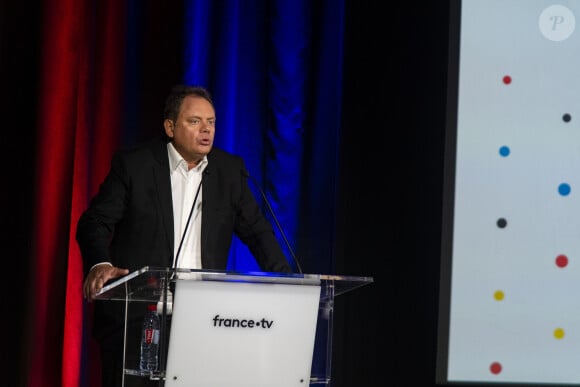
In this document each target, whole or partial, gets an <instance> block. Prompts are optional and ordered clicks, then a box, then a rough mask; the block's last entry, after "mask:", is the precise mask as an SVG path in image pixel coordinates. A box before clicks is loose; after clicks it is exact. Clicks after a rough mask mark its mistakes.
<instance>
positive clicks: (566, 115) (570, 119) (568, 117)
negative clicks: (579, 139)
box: [562, 113, 572, 122]
mask: <svg viewBox="0 0 580 387" xmlns="http://www.w3.org/2000/svg"><path fill="white" fill-rule="evenodd" d="M562 119H563V120H564V122H570V121H572V116H571V115H570V114H568V113H566V114H564V115H563V116H562Z"/></svg>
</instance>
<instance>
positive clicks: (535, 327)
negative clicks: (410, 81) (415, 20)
mask: <svg viewBox="0 0 580 387" xmlns="http://www.w3.org/2000/svg"><path fill="white" fill-rule="evenodd" d="M450 16H451V17H450V22H451V24H450V34H449V36H450V45H449V54H450V55H449V59H450V60H449V78H448V86H449V88H448V105H447V106H448V115H447V128H446V131H447V133H446V149H445V182H444V187H445V188H444V189H445V192H444V205H443V223H442V231H443V233H442V249H441V250H442V256H441V263H442V266H441V274H440V277H441V278H440V291H441V293H440V300H439V301H440V304H439V307H440V315H439V326H438V352H437V373H436V374H437V376H436V379H437V380H436V382H437V383H438V384H449V385H453V384H455V385H459V384H461V385H463V384H469V385H472V384H477V385H493V386H497V385H509V386H513V385H525V386H530V385H532V386H537V385H546V386H548V385H549V386H551V385H554V386H570V385H580V29H579V28H578V27H579V26H577V25H576V23H577V21H580V19H579V17H580V0H569V1H548V0H463V1H459V0H452V1H451V14H450Z"/></svg>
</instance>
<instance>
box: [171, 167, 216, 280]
mask: <svg viewBox="0 0 580 387" xmlns="http://www.w3.org/2000/svg"><path fill="white" fill-rule="evenodd" d="M203 173H204V174H206V175H207V174H209V172H208V173H206V172H205V171H204V172H203ZM202 183H203V177H202V179H201V181H200V182H199V185H198V186H197V191H195V197H194V198H193V204H192V205H191V210H190V211H189V216H188V217H187V222H186V223H185V229H184V230H183V234H182V235H181V241H180V242H179V247H178V248H177V253H175V258H174V259H173V268H174V269H177V268H178V263H179V253H180V252H181V247H183V241H184V240H185V235H186V234H187V228H188V227H189V223H190V221H191V216H192V215H193V210H194V209H195V204H196V203H197V197H198V196H199V191H200V189H201V184H202Z"/></svg>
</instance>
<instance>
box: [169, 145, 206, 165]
mask: <svg viewBox="0 0 580 387" xmlns="http://www.w3.org/2000/svg"><path fill="white" fill-rule="evenodd" d="M167 154H168V156H169V170H170V171H171V172H174V171H175V170H176V169H177V168H179V167H180V166H181V168H183V169H184V170H185V171H186V172H187V161H185V160H184V158H183V157H181V155H180V154H179V152H178V151H177V149H175V147H174V146H173V143H172V142H171V141H170V142H168V143H167ZM206 166H207V155H205V156H203V159H202V160H201V161H200V162H199V163H198V164H197V166H196V167H195V169H196V170H197V171H198V172H201V171H203V170H204V169H205V167H206Z"/></svg>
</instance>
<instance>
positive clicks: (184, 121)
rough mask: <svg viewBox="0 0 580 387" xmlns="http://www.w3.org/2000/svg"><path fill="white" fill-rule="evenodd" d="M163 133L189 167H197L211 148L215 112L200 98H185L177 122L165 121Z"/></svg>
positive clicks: (209, 104)
mask: <svg viewBox="0 0 580 387" xmlns="http://www.w3.org/2000/svg"><path fill="white" fill-rule="evenodd" d="M165 133H167V135H168V136H169V137H170V138H171V139H172V140H173V146H175V149H176V150H177V151H178V152H179V154H180V155H181V156H182V157H183V158H184V159H185V161H187V162H188V163H189V164H190V167H191V166H192V164H193V166H195V165H197V163H198V162H199V161H200V160H201V159H202V158H203V157H204V156H205V155H207V154H208V153H209V151H210V150H211V148H212V146H213V139H214V135H215V111H214V109H213V107H212V105H211V103H209V102H208V101H207V100H205V99H204V98H201V97H195V96H187V97H185V98H184V99H183V102H182V104H181V109H180V110H179V116H178V117H177V121H176V122H172V121H171V120H165Z"/></svg>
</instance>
